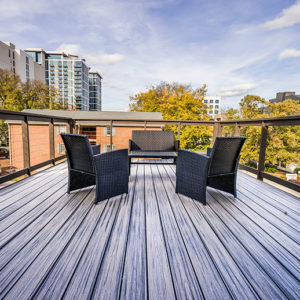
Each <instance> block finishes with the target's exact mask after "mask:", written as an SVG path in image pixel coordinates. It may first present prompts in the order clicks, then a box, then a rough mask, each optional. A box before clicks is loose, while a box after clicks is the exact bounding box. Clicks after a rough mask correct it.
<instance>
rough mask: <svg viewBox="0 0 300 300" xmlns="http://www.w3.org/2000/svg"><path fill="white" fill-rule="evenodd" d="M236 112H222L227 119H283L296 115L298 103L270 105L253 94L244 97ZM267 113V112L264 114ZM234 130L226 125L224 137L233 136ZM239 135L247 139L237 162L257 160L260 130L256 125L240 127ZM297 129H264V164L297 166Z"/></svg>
mask: <svg viewBox="0 0 300 300" xmlns="http://www.w3.org/2000/svg"><path fill="white" fill-rule="evenodd" d="M239 106H240V109H239V110H237V109H228V110H227V111H226V112H225V117H226V119H227V120H236V119H257V118H270V117H285V116H291V115H300V104H299V103H298V102H297V101H294V100H290V99H288V100H285V101H283V102H279V103H270V102H268V101H266V100H265V99H263V98H261V97H259V96H256V95H247V96H245V97H244V98H243V99H241V101H240V103H239ZM267 112H268V113H267ZM233 132H234V128H233V127H231V126H227V127H226V128H225V129H224V134H225V135H233ZM240 132H241V135H242V136H246V137H247V140H246V142H245V145H244V147H243V151H242V153H241V160H242V161H243V162H244V163H247V162H249V161H251V160H253V161H258V156H259V145H260V137H261V128H260V127H257V126H245V127H244V126H243V127H241V130H240ZM299 144H300V126H270V127H269V128H268V146H267V149H266V163H270V164H273V165H278V164H279V162H280V163H283V164H288V163H291V162H294V163H297V164H300V155H299Z"/></svg>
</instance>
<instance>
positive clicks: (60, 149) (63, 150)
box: [56, 143, 66, 154]
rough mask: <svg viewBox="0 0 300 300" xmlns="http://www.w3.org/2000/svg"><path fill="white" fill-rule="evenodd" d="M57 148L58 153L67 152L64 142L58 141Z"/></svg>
mask: <svg viewBox="0 0 300 300" xmlns="http://www.w3.org/2000/svg"><path fill="white" fill-rule="evenodd" d="M56 150H57V153H61V154H65V152H66V148H65V145H64V144H63V143H58V144H57V149H56Z"/></svg>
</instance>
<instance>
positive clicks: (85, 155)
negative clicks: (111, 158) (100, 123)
mask: <svg viewBox="0 0 300 300" xmlns="http://www.w3.org/2000/svg"><path fill="white" fill-rule="evenodd" d="M61 137H62V139H63V142H64V144H65V147H66V152H67V153H66V154H67V156H68V159H69V163H70V168H71V169H75V170H78V171H84V172H88V173H95V171H94V162H93V151H92V149H91V146H90V142H89V140H88V137H87V136H86V135H81V134H68V133H62V134H61Z"/></svg>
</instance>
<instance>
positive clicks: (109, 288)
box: [92, 180, 136, 299]
mask: <svg viewBox="0 0 300 300" xmlns="http://www.w3.org/2000/svg"><path fill="white" fill-rule="evenodd" d="M135 184H136V181H135V180H134V182H133V183H132V185H131V187H130V191H129V193H128V194H127V195H126V196H124V197H122V199H121V203H120V209H119V211H118V215H117V217H116V222H115V224H114V226H113V229H112V233H111V236H110V239H109V241H108V245H107V248H106V251H105V256H104V257H103V260H102V262H101V266H100V269H99V273H98V277H97V280H96V282H95V286H94V289H93V294H92V298H93V299H100V298H101V299H115V298H117V297H118V296H119V294H120V292H121V291H120V289H121V281H122V273H123V267H124V260H125V254H126V245H127V238H128V230H129V223H130V218H131V214H132V204H133V196H134V190H135Z"/></svg>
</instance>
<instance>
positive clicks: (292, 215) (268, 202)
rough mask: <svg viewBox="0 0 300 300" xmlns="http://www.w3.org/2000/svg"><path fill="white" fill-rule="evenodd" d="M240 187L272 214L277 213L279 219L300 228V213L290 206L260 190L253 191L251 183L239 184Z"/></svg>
mask: <svg viewBox="0 0 300 300" xmlns="http://www.w3.org/2000/svg"><path fill="white" fill-rule="evenodd" d="M238 189H239V191H240V192H242V193H243V194H244V195H247V197H248V198H249V200H250V201H251V202H252V201H253V202H255V203H256V204H258V205H259V206H261V207H262V208H264V209H265V210H267V211H268V212H270V213H271V214H272V215H275V216H276V217H278V218H279V219H281V220H283V221H284V222H285V223H287V224H289V225H290V226H291V227H293V228H294V229H296V230H298V228H299V225H300V222H299V218H300V213H298V212H295V211H294V210H292V209H290V208H289V207H287V206H285V205H283V204H280V203H277V202H276V201H274V200H272V199H270V197H268V196H265V195H264V194H262V193H261V191H260V190H259V193H257V192H256V193H255V192H253V187H251V186H250V185H247V184H245V185H243V186H241V185H239V186H238ZM256 191H258V190H256ZM298 231H299V230H298Z"/></svg>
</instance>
